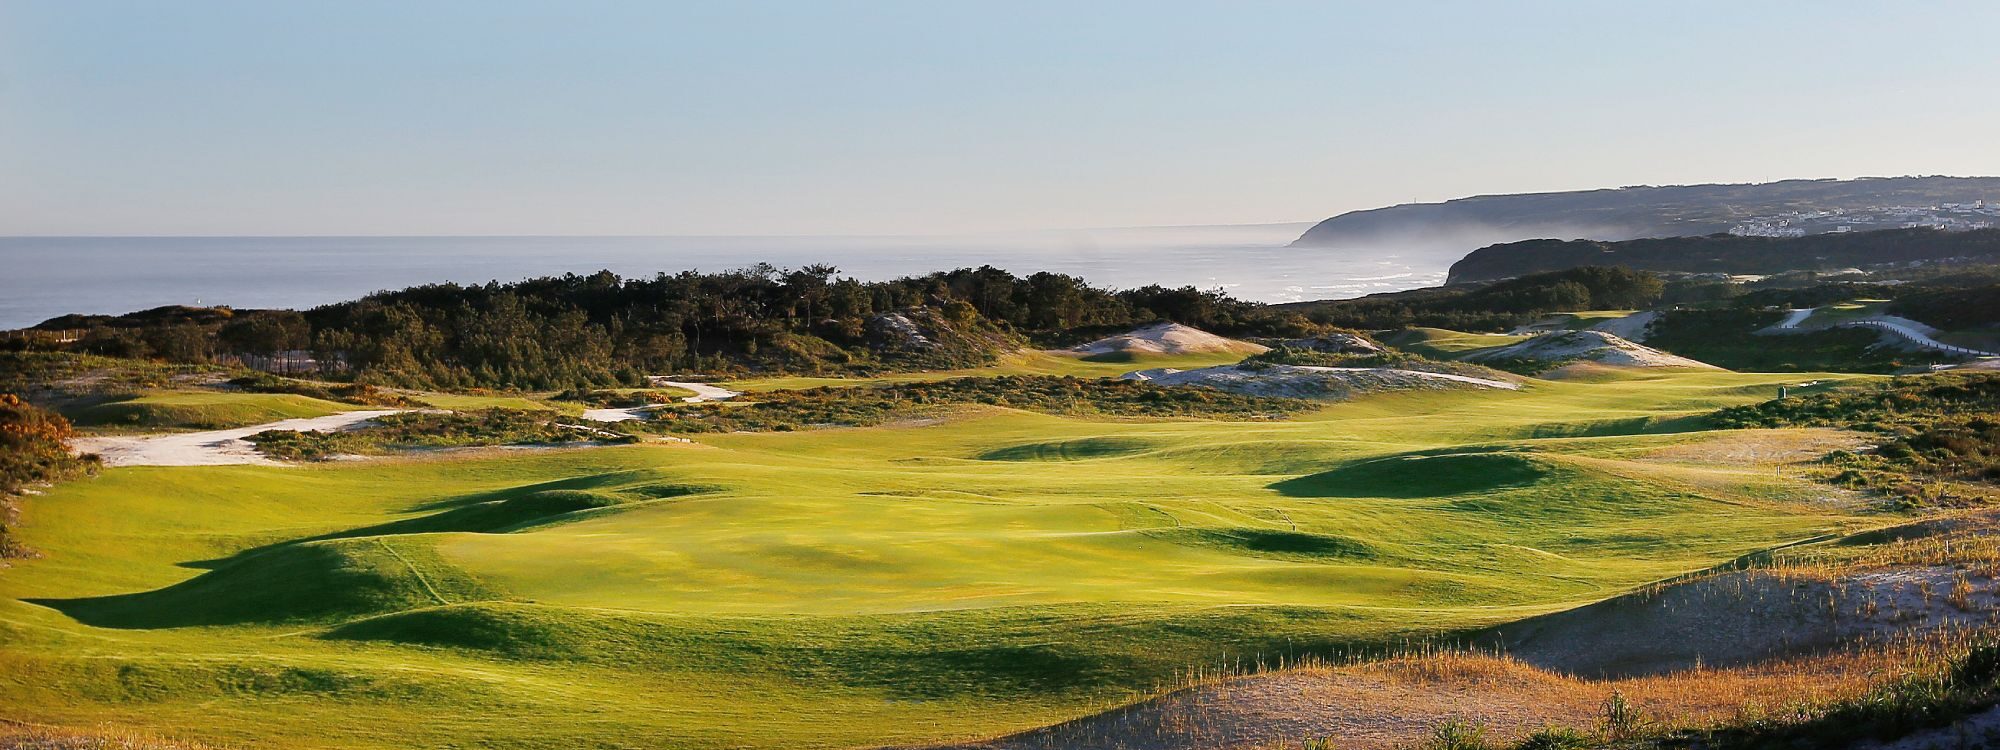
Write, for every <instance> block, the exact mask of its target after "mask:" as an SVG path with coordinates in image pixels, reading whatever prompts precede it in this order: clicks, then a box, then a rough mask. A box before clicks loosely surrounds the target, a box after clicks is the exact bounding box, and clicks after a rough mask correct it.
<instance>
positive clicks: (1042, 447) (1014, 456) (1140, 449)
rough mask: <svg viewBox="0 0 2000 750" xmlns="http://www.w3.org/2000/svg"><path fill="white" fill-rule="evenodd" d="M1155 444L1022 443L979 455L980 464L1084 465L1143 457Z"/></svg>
mask: <svg viewBox="0 0 2000 750" xmlns="http://www.w3.org/2000/svg"><path fill="white" fill-rule="evenodd" d="M1154 447H1155V446H1154V444H1153V443H1152V442H1149V441H1146V440H1140V439H1137V438H1129V437H1088V438H1079V439H1076V440H1058V441H1053V442H1044V443H1023V444H1021V445H1010V446H1007V447H1005V448H996V449H993V450H990V451H987V452H985V453H981V454H979V460H981V461H1082V460H1086V459H1092V458H1111V457H1113V456H1129V455H1133V454H1137V453H1144V452H1146V451H1148V450H1151V449H1153V448H1154Z"/></svg>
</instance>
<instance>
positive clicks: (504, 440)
mask: <svg viewBox="0 0 2000 750" xmlns="http://www.w3.org/2000/svg"><path fill="white" fill-rule="evenodd" d="M248 439H249V441H250V442H251V443H254V444H256V446H257V450H258V451H260V452H262V453H263V454H264V455H267V456H270V457H272V458H280V459H286V460H292V461H318V460H324V459H328V458H333V457H335V456H343V455H368V454H380V453H384V452H389V451H398V450H405V451H406V450H413V449H423V448H462V447H473V446H488V445H561V444H565V443H582V442H610V443H630V442H634V441H636V440H637V439H638V438H636V437H634V436H632V435H629V434H625V433H620V432H614V431H611V430H609V429H606V428H603V427H593V426H586V425H578V424H574V423H572V422H569V421H565V420H562V419H558V418H556V417H554V416H551V415H550V414H549V413H548V412H533V411H522V410H518V409H483V410H479V411H473V412H446V413H439V412H404V413H401V414H388V415H384V416H380V417H376V418H374V419H372V420H369V423H368V424H367V425H365V426H363V427H361V428H359V429H353V430H346V431H342V432H316V431H306V432H299V431H295V430H266V431H264V432H260V433H257V434H255V435H251V436H250V437H249V438H248Z"/></svg>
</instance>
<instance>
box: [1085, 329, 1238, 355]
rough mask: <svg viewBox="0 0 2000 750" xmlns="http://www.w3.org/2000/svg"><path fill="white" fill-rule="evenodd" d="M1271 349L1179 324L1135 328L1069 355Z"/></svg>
mask: <svg viewBox="0 0 2000 750" xmlns="http://www.w3.org/2000/svg"><path fill="white" fill-rule="evenodd" d="M1268 348H1269V347H1265V346H1261V345H1258V344H1252V343H1250V342H1248V341H1238V340H1236V339H1232V338H1228V337H1224V336H1217V335H1215V334H1213V333H1209V332H1207V331H1204V330H1201V329H1199V328H1192V327H1189V326H1184V325H1181V324H1179V323H1154V324H1152V325H1149V326H1141V327H1139V328H1134V329H1132V330H1131V331H1128V332H1126V333H1121V334H1118V335H1116V336H1110V337H1106V338H1101V339H1098V340H1096V341H1092V342H1090V343H1088V344H1084V345H1082V346H1078V347H1076V348H1074V349H1071V350H1070V351H1073V352H1077V353H1079V354H1116V353H1120V352H1129V353H1134V354H1202V353H1210V352H1232V353H1241V354H1256V353H1258V352H1262V351H1266V350H1267V349H1268Z"/></svg>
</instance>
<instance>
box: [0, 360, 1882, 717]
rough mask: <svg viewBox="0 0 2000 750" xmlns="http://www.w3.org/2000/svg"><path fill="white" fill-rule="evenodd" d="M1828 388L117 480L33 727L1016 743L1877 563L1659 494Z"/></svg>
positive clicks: (86, 522)
mask: <svg viewBox="0 0 2000 750" xmlns="http://www.w3.org/2000/svg"><path fill="white" fill-rule="evenodd" d="M1085 364H1088V363H1085ZM1063 366H1065V367H1071V366H1079V365H1069V364H1064V365H1063ZM1817 377H1820V378H1821V379H1839V378H1850V377H1853V376H1838V375H1835V376H1817ZM1802 379H1811V378H1808V377H1805V376H1800V375H1743V374H1735V373H1713V372H1677V373H1663V374H1636V375H1630V376H1625V377H1620V378H1616V379H1610V380H1606V381H1602V382H1590V383H1541V382H1535V383H1533V384H1532V385H1531V387H1529V388H1527V389H1524V390H1522V391H1519V392H1497V391H1443V392H1419V393H1404V394H1390V395H1381V396H1375V397H1370V398H1365V399H1361V400H1359V401H1355V402H1352V403H1346V404H1339V405H1335V406H1331V407H1329V408H1327V409H1326V410H1324V411H1322V412H1318V413H1315V414H1312V415H1309V416H1307V417H1305V418H1302V419H1298V420H1293V421H1286V422H1258V423H1223V422H1205V421H1181V422H1146V421H1093V420H1082V419H1074V418H1064V417H1054V416H1046V415H1038V414H1028V413H1022V412H1015V411H1009V410H1002V409H986V410H979V411H968V412H965V413H963V414H961V415H959V416H958V417H955V418H953V419H951V420H949V421H947V422H945V423H942V424H935V425H928V426H921V427H915V426H901V427H880V428H868V429H842V430H821V431H809V432H799V433H770V434H730V435H709V436H700V437H699V438H698V442H697V443H694V444H651V445H641V446H628V447H617V448H598V449H568V450H549V451H519V450H514V451H502V450H495V451H485V452H475V453H458V454H441V455H431V456H425V457H413V458H404V459H389V460H380V461H370V462H341V463H332V464H322V465H312V466H301V467H262V466H224V467H191V468H120V469H111V470H107V471H105V472H104V473H103V475H101V476H99V477H97V478H95V479H91V480H85V481H78V482H73V483H70V484H66V485H63V486H60V487H58V488H56V489H55V490H53V491H51V492H49V493H48V494H46V495H43V496H40V497H36V498H33V499H32V500H31V501H30V502H29V504H28V513H27V516H26V518H24V522H23V524H22V526H21V530H22V536H23V538H24V540H25V541H26V542H27V543H28V544H30V545H32V546H34V547H36V548H38V549H40V550H41V551H42V552H43V553H44V554H45V556H44V557H43V558H41V559H36V560H28V561H18V562H17V564H16V565H15V566H14V567H12V568H9V569H6V570H4V571H0V706H4V708H0V717H4V718H11V719H18V720H27V721H40V722H50V723H59V724H68V725H78V726H90V725H95V724H99V723H103V722H113V723H118V724H130V725H136V726H140V727H144V728H146V729H149V730H152V731H156V732H161V733H166V734H174V735H184V736H187V737H190V738H194V739H200V740H205V741H209V742H215V743H219V744H225V745H227V744H244V745H258V746H284V747H338V748H388V747H412V746H423V747H444V746H462V747H473V746H477V747H504V748H537V747H548V748H557V747H561V748H571V747H853V746H868V745H879V744H907V743H923V742H933V741H942V740H952V739H965V738H971V737H978V736H985V735H993V734H999V733H1004V732H1009V731H1016V730H1020V729H1024V728H1028V727H1031V726H1035V725H1038V724H1041V723H1047V722H1051V721H1058V720H1061V719H1065V718H1070V717H1074V716H1077V715H1080V714H1083V713H1087V712H1090V711H1093V710H1097V709H1101V708H1104V707H1107V706H1109V705H1113V704H1116V703H1119V702H1122V701H1126V700H1130V699H1132V698H1133V697H1135V696H1138V695H1143V694H1145V693H1148V692H1150V691H1153V690H1155V689H1157V688H1158V687H1159V686H1161V685H1164V684H1167V683H1170V682H1171V681H1172V680H1174V679H1175V678H1176V675H1178V674H1180V673H1182V672H1184V671H1185V670H1187V669H1189V668H1190V667H1194V666H1200V667H1201V668H1203V669H1214V668H1216V667H1218V666H1220V665H1224V664H1232V665H1233V664H1237V663H1243V662H1252V661H1256V660H1260V659H1261V660H1264V661H1272V660H1275V659H1276V658H1279V657H1284V658H1292V657H1296V656H1298V655H1301V654H1305V653H1331V652H1335V651H1339V650H1345V649H1352V648H1357V647H1364V646H1369V645H1386V644H1393V643H1396V642H1398V641H1400V640H1402V639H1407V638H1412V637H1420V636H1424V635H1429V634H1435V633H1440V632H1448V631H1451V630H1454V629H1459V628H1469V627H1477V626H1483V625H1488V624H1493V623H1496V622H1503V621H1507V620H1511V619H1517V618H1519V617H1523V616H1527V615H1531V614H1535V613H1540V612H1545V611H1549V610H1552V609H1557V608H1562V607H1567V606H1573V605H1576V604H1580V603H1584V602H1589V601H1593V600H1596V599H1600V598H1603V597H1606V596H1610V595H1613V594H1615V593H1618V592H1621V591H1624V590H1628V589H1630V588H1631V587H1634V586H1637V585H1640V584H1643V583H1645V582H1648V581H1651V580H1655V579H1659V578H1663V577H1667V576H1671V575H1675V574H1678V573H1682V572H1686V571H1688V570H1692V569H1698V568H1701V567H1705V566H1708V565H1711V564H1714V563H1716V562H1719V561H1722V560H1726V559H1729V558H1731V557H1733V556H1736V555H1739V554H1742V553H1745V552H1749V551H1752V550H1756V549H1760V548H1764V547H1769V546H1773V545H1777V544H1783V543H1786V542H1791V541H1795V540H1799V539H1803V538H1808V537H1812V536H1815V535H1819V534H1824V533H1828V532H1831V531H1835V530H1843V529H1853V528H1858V527H1863V526H1867V525H1871V524H1872V523H1873V522H1872V521H1871V520H1870V519H1867V518H1861V517H1853V516H1850V515H1845V514H1843V513H1841V512H1839V511H1836V510H1833V509H1830V508H1829V507H1828V506H1827V505H1825V504H1824V503H1821V502H1818V501H1819V499H1820V497H1819V495H1820V492H1819V489H1818V488H1817V487H1814V486H1812V485H1809V484H1806V483H1804V482H1802V481H1799V480H1795V479H1790V478H1787V477H1785V476H1782V475H1781V474H1780V473H1778V472H1773V471H1771V469H1770V467H1769V466H1767V465H1757V464H1754V463H1745V464H1737V463H1703V462H1700V461H1695V460H1690V459H1687V458H1686V456H1690V455H1693V456H1699V455H1704V454H1703V453H1702V452H1701V451H1694V450H1675V451H1672V454H1673V455H1675V456H1677V457H1678V458H1675V459H1673V460H1662V459H1661V458H1659V456H1660V455H1664V453H1663V449H1668V448H1675V447H1677V446H1684V445H1686V444H1693V443H1700V442H1703V441H1707V440H1710V439H1714V438H1716V437H1719V436H1722V434H1721V433H1709V432H1701V431H1699V428H1700V427H1701V425H1700V422H1699V420H1698V419H1697V418H1696V417H1697V415H1699V414H1702V413H1705V412H1707V411H1709V410H1712V409H1714V408H1717V407H1719V406H1724V405H1731V404H1740V403H1749V402H1753V401H1758V400H1763V399H1768V398H1770V397H1772V396H1773V395H1775V392H1776V388H1777V386H1778V385H1779V384H1781V383H1795V382H1798V381H1800V380H1802ZM1774 434H1776V433H1774ZM1739 442H1740V439H1739ZM1722 453H1728V454H1729V455H1741V454H1743V453H1744V451H1742V450H1735V451H1731V452H1718V455H1721V454H1722Z"/></svg>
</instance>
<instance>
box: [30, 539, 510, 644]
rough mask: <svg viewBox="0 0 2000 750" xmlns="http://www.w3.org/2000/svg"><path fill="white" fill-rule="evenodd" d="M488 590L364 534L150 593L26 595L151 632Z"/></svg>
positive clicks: (369, 609) (409, 603) (234, 565)
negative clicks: (81, 596) (67, 596)
mask: <svg viewBox="0 0 2000 750" xmlns="http://www.w3.org/2000/svg"><path fill="white" fill-rule="evenodd" d="M489 596H491V592H489V591H487V590H485V589H484V588H482V587H481V586H480V585H479V583H478V582H476V581H474V580H472V579H471V578H469V577H467V576H465V575H464V574H462V573H460V572H458V571H456V570H454V569H453V568H452V567H451V566H450V565H449V564H446V563H445V562H444V561H442V560H440V559H439V558H438V557H437V555H436V554H435V553H433V552H432V551H431V550H430V548H429V546H428V545H427V544H425V543H424V540H421V539H395V540H391V539H385V538H381V537H371V538H364V539H335V540H326V541H317V542H300V543H297V544H287V545H282V546H279V547H274V548H272V549H269V550H264V551H260V552H256V553H252V554H248V555H245V556H243V557H240V558H237V559H233V560H230V561H228V562H225V563H223V564H222V565H220V566H219V567H217V568H216V569H214V570H211V571H209V572H207V573H203V574H201V575H200V576H197V577H195V578H193V579H190V580H188V581H186V582H183V583H179V584H175V585H173V586H168V587H166V588H163V589H158V590H155V591H146V592H140V593H134V594H119V595H113V596H101V597H91V598H85V599H40V600H34V601H36V602H37V603H40V604H44V605H47V606H50V607H54V608H56V609H58V610H61V611H62V612H63V613H64V614H67V615H69V616H71V617H74V618H76V619H77V620H78V621H79V622H83V623H85V624H88V625H93V626H97V627H106V628H142V629H154V628H182V627H193V626H204V625H246V624H276V623H302V622H328V621H337V620H342V619H348V618H353V617H359V616H364V615H370V614H377V613H381V612H391V611H397V610H403V609H409V608H413V607H427V606H434V605H439V604H447V603H450V602H454V601H467V600H474V599H484V598H487V597H489Z"/></svg>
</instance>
